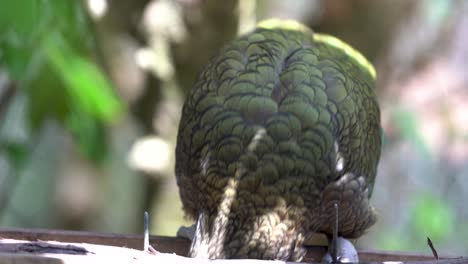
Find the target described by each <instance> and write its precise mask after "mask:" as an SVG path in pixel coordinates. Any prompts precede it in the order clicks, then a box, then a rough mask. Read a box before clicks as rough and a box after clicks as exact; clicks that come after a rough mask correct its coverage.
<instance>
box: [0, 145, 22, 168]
mask: <svg viewBox="0 0 468 264" xmlns="http://www.w3.org/2000/svg"><path fill="white" fill-rule="evenodd" d="M0 145H1V148H0V149H3V150H4V151H5V152H6V154H7V155H6V157H7V158H8V161H9V163H10V164H11V165H13V167H14V168H15V169H16V170H19V169H21V168H23V165H24V164H25V162H26V161H27V159H28V157H29V156H28V155H29V149H28V146H27V145H25V144H19V143H6V144H0Z"/></svg>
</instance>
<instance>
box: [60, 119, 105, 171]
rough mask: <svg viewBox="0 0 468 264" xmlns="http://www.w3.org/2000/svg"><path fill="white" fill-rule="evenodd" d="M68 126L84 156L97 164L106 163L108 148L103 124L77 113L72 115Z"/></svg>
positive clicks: (68, 120)
mask: <svg viewBox="0 0 468 264" xmlns="http://www.w3.org/2000/svg"><path fill="white" fill-rule="evenodd" d="M66 125H67V127H68V128H69V129H70V130H71V131H72V133H73V135H74V136H75V139H76V140H77V141H78V148H79V150H80V151H81V153H82V154H84V155H85V156H86V157H88V158H90V159H91V160H93V161H95V162H97V163H101V162H103V161H104V159H105V157H106V154H107V151H108V148H107V144H106V143H107V137H106V131H105V127H104V125H103V124H102V123H101V122H98V121H97V120H96V119H94V118H92V117H90V116H88V115H86V114H84V113H82V112H76V111H75V112H71V113H70V115H69V117H68V119H67V123H66Z"/></svg>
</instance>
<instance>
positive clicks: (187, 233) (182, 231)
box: [176, 224, 197, 240]
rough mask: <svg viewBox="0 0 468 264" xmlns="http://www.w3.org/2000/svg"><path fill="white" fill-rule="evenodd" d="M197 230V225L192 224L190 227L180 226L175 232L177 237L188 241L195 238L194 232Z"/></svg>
mask: <svg viewBox="0 0 468 264" xmlns="http://www.w3.org/2000/svg"><path fill="white" fill-rule="evenodd" d="M196 229H197V225H196V224H193V225H191V226H188V227H187V226H181V227H179V230H177V234H176V236H177V237H183V238H187V239H190V240H193V237H194V236H195V230H196Z"/></svg>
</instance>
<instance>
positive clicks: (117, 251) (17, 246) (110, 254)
mask: <svg viewBox="0 0 468 264" xmlns="http://www.w3.org/2000/svg"><path fill="white" fill-rule="evenodd" d="M54 241H61V242H54ZM150 244H151V245H152V246H153V247H154V248H155V249H156V250H158V251H159V253H158V254H156V255H151V254H149V253H146V252H144V251H142V250H141V249H142V248H143V235H120V234H102V233H92V232H76V231H55V230H26V229H0V263H18V262H21V263H78V262H85V261H86V262H87V263H94V262H96V263H107V262H110V261H112V263H187V264H192V263H202V264H203V263H213V264H220V263H221V264H223V263H229V264H249V263H256V264H262V263H265V264H266V263H270V264H271V263H273V264H284V263H290V264H292V262H283V261H265V260H205V259H192V258H186V257H184V256H185V255H186V252H187V250H188V247H189V241H188V240H187V239H182V238H174V237H159V236H151V237H150ZM324 252H325V248H324V247H308V253H307V255H306V258H305V260H304V261H306V262H310V263H311V262H314V263H316V262H318V261H320V259H321V257H322V256H323V253H324ZM170 253H176V254H177V255H176V254H170ZM38 254H40V255H38ZM359 257H360V259H361V261H364V262H366V263H382V262H384V261H401V262H405V263H419V264H433V263H443V264H458V263H468V258H447V257H445V258H441V259H440V260H435V259H434V258H433V257H432V256H429V255H417V254H409V253H396V252H384V251H366V250H360V251H359ZM58 261H60V262H58Z"/></svg>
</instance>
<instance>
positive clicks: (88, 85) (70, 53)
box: [0, 0, 124, 162]
mask: <svg viewBox="0 0 468 264" xmlns="http://www.w3.org/2000/svg"><path fill="white" fill-rule="evenodd" d="M12 10H15V11H14V12H12ZM93 36H94V35H93V31H92V27H91V24H90V23H89V19H88V17H87V14H86V12H85V10H84V8H83V6H82V1H58V2H56V1H54V2H51V1H46V0H20V1H7V2H5V3H3V4H2V8H1V11H0V61H1V62H2V63H3V64H4V65H5V66H6V70H7V71H8V73H9V75H10V77H11V78H12V79H13V82H15V84H16V86H17V87H19V88H20V89H21V90H22V91H23V92H25V94H26V95H27V97H28V116H29V124H30V128H31V129H32V130H33V131H35V130H37V129H39V128H41V126H42V124H43V123H44V122H45V121H46V120H50V119H52V120H56V121H58V122H59V123H60V124H62V125H63V126H64V127H65V128H67V129H68V130H69V131H70V132H71V133H72V134H73V136H74V137H75V139H76V140H77V142H78V145H79V148H80V150H81V151H82V152H83V153H84V154H85V155H86V156H87V157H88V158H90V159H92V160H94V161H96V162H99V161H101V160H102V159H103V158H104V157H105V155H104V154H105V151H106V135H105V134H106V133H105V125H106V124H108V123H109V122H112V121H115V120H116V119H117V118H118V117H119V116H120V114H121V113H122V112H123V110H124V106H123V104H122V102H121V101H120V99H119V98H118V97H117V96H116V94H115V92H114V89H113V87H112V84H111V83H110V82H109V80H108V79H107V78H106V76H105V75H104V73H103V72H102V70H101V69H100V67H99V66H98V65H97V64H96V62H95V61H96V59H95V58H98V57H99V53H98V52H97V48H96V45H95V41H94V37H93Z"/></svg>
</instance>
